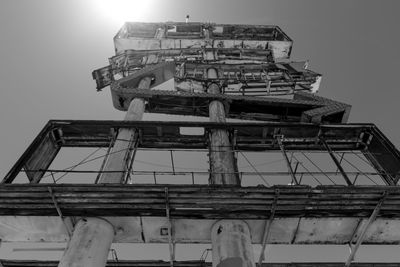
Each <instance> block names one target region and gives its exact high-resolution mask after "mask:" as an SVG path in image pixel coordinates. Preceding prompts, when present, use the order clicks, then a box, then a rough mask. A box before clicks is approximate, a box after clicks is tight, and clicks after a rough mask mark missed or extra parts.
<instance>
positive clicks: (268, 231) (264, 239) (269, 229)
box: [258, 189, 279, 266]
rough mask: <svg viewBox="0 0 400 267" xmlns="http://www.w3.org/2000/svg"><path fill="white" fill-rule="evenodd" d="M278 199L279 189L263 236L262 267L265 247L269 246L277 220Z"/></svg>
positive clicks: (260, 261) (260, 259) (260, 260)
mask: <svg viewBox="0 0 400 267" xmlns="http://www.w3.org/2000/svg"><path fill="white" fill-rule="evenodd" d="M278 197H279V189H276V190H275V196H274V202H273V203H272V207H271V214H270V216H269V220H268V221H266V222H265V228H264V234H263V239H262V248H261V252H260V258H259V259H258V266H261V264H262V262H263V260H264V253H265V247H266V246H267V242H268V238H269V234H270V232H271V226H272V221H273V220H274V218H275V210H276V204H277V202H278Z"/></svg>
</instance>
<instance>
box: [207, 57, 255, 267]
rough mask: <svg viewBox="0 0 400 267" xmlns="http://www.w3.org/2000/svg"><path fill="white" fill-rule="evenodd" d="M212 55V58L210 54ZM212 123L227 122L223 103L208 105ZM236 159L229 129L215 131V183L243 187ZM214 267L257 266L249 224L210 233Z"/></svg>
mask: <svg viewBox="0 0 400 267" xmlns="http://www.w3.org/2000/svg"><path fill="white" fill-rule="evenodd" d="M210 56H211V55H210ZM207 76H208V78H217V77H218V74H217V71H216V70H215V69H212V68H211V69H209V70H208V71H207ZM207 91H208V93H210V94H220V93H221V92H220V89H219V86H218V85H217V84H214V83H212V84H211V85H210V86H209V87H208V89H207ZM209 116H210V121H212V122H225V121H226V119H225V107H224V104H223V103H222V102H221V101H217V100H214V101H212V102H211V103H210V105H209ZM235 164H236V160H235V157H234V152H233V150H232V145H231V143H230V141H229V135H228V132H227V131H226V130H213V131H212V132H211V136H210V167H211V172H212V175H211V183H212V184H229V185H237V186H240V180H239V176H238V175H237V174H236V173H235V170H237V168H236V167H235ZM211 243H212V257H213V267H217V266H218V267H255V262H254V254H253V246H252V245H251V235H250V230H249V227H248V225H247V224H246V223H245V222H244V221H242V220H221V221H218V222H216V223H215V224H214V225H213V227H212V230H211Z"/></svg>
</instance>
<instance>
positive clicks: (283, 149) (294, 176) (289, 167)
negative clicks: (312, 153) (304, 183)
mask: <svg viewBox="0 0 400 267" xmlns="http://www.w3.org/2000/svg"><path fill="white" fill-rule="evenodd" d="M275 137H276V139H277V141H278V145H279V148H280V149H281V152H282V154H283V157H284V158H285V161H286V165H287V167H288V170H289V172H290V175H291V176H292V182H294V183H295V184H296V185H299V182H298V181H297V179H296V175H295V174H294V172H293V169H292V165H291V164H290V161H289V158H288V156H287V154H286V150H285V147H284V146H283V142H282V141H283V135H276V136H275Z"/></svg>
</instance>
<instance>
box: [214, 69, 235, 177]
mask: <svg viewBox="0 0 400 267" xmlns="http://www.w3.org/2000/svg"><path fill="white" fill-rule="evenodd" d="M207 76H208V77H209V78H217V72H216V70H215V69H209V70H208V72H207ZM207 92H208V93H209V94H220V89H219V87H218V85H217V84H214V83H212V84H211V85H210V86H209V87H208V88H207ZM209 117H210V121H211V122H222V123H224V122H225V121H226V119H225V107H224V104H223V103H222V102H221V101H218V100H214V101H211V103H210V105H209ZM210 162H211V164H210V166H211V173H212V174H211V183H212V184H231V185H232V184H235V185H240V180H239V175H238V174H236V173H234V172H235V170H236V168H235V165H234V164H236V162H235V157H234V152H233V151H232V146H231V143H230V141H229V135H228V132H227V131H226V130H212V132H211V138H210Z"/></svg>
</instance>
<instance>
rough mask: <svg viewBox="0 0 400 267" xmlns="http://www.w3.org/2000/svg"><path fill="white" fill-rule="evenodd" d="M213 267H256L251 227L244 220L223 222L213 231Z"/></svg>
mask: <svg viewBox="0 0 400 267" xmlns="http://www.w3.org/2000/svg"><path fill="white" fill-rule="evenodd" d="M211 242H212V259H213V267H255V263H254V253H253V246H252V245H251V237H250V230H249V226H248V225H247V223H246V222H244V221H242V220H221V221H218V222H216V223H215V224H214V225H213V227H212V229H211Z"/></svg>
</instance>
